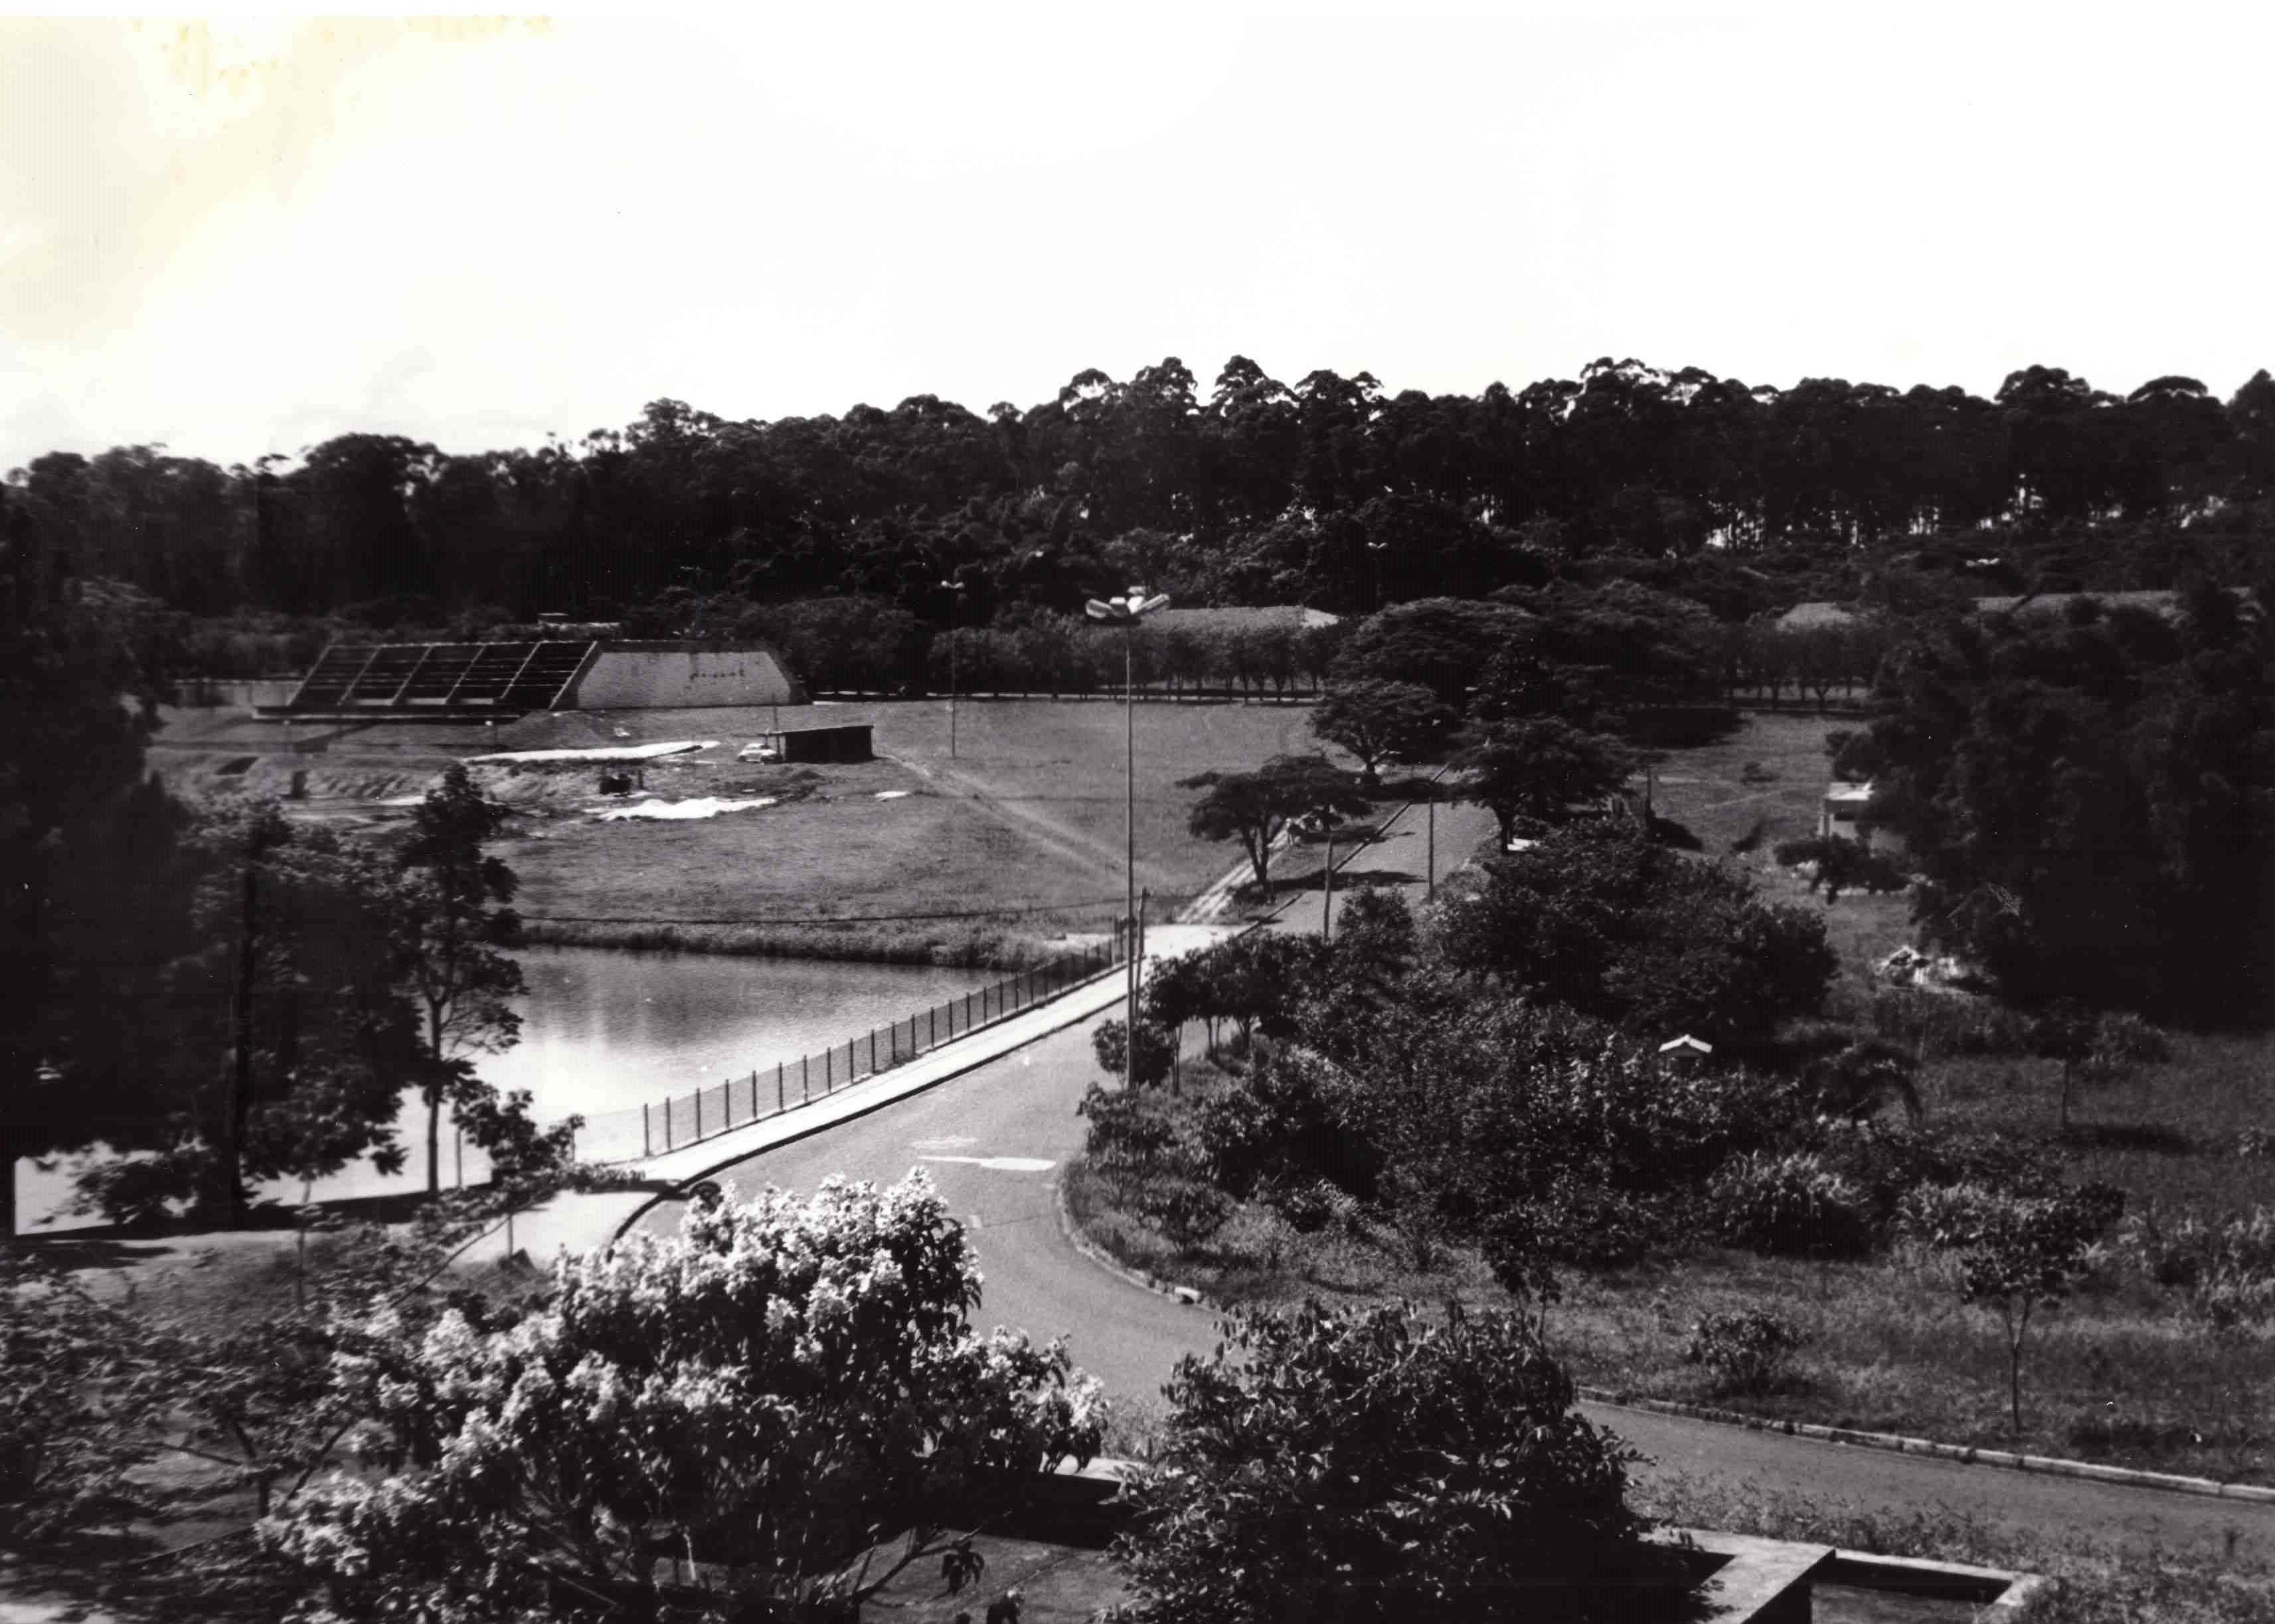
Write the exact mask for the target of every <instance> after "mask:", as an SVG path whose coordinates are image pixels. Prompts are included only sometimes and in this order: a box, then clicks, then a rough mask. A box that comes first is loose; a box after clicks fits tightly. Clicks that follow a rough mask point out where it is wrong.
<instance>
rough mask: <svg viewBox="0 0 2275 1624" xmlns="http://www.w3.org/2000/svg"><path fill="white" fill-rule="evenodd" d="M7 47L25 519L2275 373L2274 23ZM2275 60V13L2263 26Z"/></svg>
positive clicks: (13, 419)
mask: <svg viewBox="0 0 2275 1624" xmlns="http://www.w3.org/2000/svg"><path fill="white" fill-rule="evenodd" d="M803 9H804V10H805V11H809V12H814V13H819V12H822V11H831V13H832V17H831V19H830V20H824V19H820V18H819V17H809V18H805V19H799V20H797V21H795V22H775V21H767V20H752V21H748V22H742V23H731V24H730V23H726V22H715V23H714V22H690V23H683V24H676V25H668V24H659V23H652V22H600V21H583V20H575V19H571V20H556V21H553V22H549V23H545V24H521V23H509V24H489V25H477V24H472V23H441V24H426V25H420V24H413V23H347V24H336V25H323V24H317V23H311V22H298V21H268V22H251V23H246V24H242V25H237V24H220V23H216V24H213V25H210V26H200V25H187V26H185V25H180V24H175V23H147V24H142V25H134V24H106V23H94V22H86V23H81V22H54V23H34V22H22V21H14V20H7V19H0V468H5V467H8V466H11V465H16V464H19V463H21V462H24V461H26V460H27V459H28V458H29V457H33V456H35V455H37V454H38V453H39V452H41V451H42V450H45V449H56V448H61V449H78V450H84V451H94V450H99V449H102V448H103V447H106V446H109V445H112V444H118V443H128V442H165V443H167V444H170V446H172V447H173V448H174V449H176V450H178V451H182V452H185V453H190V454H194V455H199V456H206V457H215V458H216V459H218V460H222V461H238V460H244V459H250V458H251V457H256V456H258V455H261V454H262V453H264V452H268V451H281V452H286V453H291V452H294V451H297V450H298V449H300V448H301V447H303V446H306V445H308V444H311V443H313V442H316V441H318V440H321V439H322V438H324V437H326V436H328V435H330V434H337V433H341V432H344V431H348V430H352V429H367V430H376V431H383V432H390V433H400V434H410V435H412V436H415V437H417V438H419V439H422V440H429V441H433V442H435V443H437V444H439V445H441V446H442V447H443V448H444V449H449V450H472V449H481V448H484V447H489V446H498V445H507V444H533V443H535V442H539V441H541V440H542V439H543V437H544V436H545V434H547V432H548V431H554V432H557V433H559V434H562V435H563V436H564V437H568V438H574V437H576V436H578V435H580V434H584V433H585V432H586V431H588V430H590V429H593V428H595V427H602V426H618V425H622V424H623V423H624V422H626V421H628V420H630V419H631V418H633V417H634V416H636V415H637V414H638V413H639V409H640V407H641V405H642V404H643V403H645V402H646V401H648V400H651V399H654V398H655V397H659V396H665V395H669V396H676V397H680V398H682V399H684V400H686V401H688V402H690V403H692V404H694V405H696V406H698V407H700V408H702V409H704V410H707V411H710V412H717V413H719V414H721V415H722V416H727V417H734V418H744V417H756V418H776V417H785V416H792V415H801V414H812V413H820V412H843V411H844V410H845V409H846V408H847V407H849V406H850V405H852V404H855V403H856V402H863V401H865V402H868V403H870V404H875V405H879V406H890V405H892V404H895V403H896V402H897V401H899V400H900V399H902V398H903V397H906V396H909V395H913V394H920V393H930V394H936V395H940V396H942V397H947V398H949V399H953V400H958V401H961V402H963V403H964V404H966V405H968V406H970V407H971V408H972V409H973V410H975V411H984V410H985V409H986V407H987V406H988V405H989V404H992V403H993V402H994V401H997V400H1005V399H1008V400H1010V401H1012V402H1014V403H1016V404H1019V405H1021V406H1025V405H1029V404H1033V403H1034V402H1037V401H1039V400H1043V399H1047V398H1048V397H1052V396H1053V395H1054V394H1055V392H1056V391H1057V389H1058V388H1059V386H1060V385H1061V384H1062V383H1063V382H1065V381H1066V380H1067V379H1068V378H1069V377H1071V376H1072V375H1073V374H1075V373H1077V372H1078V371H1080V370H1082V369H1083V368H1085V367H1089V366H1097V367H1101V368H1103V369H1104V370H1106V371H1107V372H1108V373H1110V374H1113V375H1114V376H1115V377H1117V378H1126V377H1128V376H1129V375H1130V374H1131V373H1133V372H1135V371H1136V370H1137V369H1138V367H1140V366H1146V365H1148V364H1150V363H1153V362H1155V361H1158V360H1160V359H1161V358H1162V357H1164V356H1167V355H1176V356H1180V357H1182V358H1183V359H1184V361H1185V363H1186V364H1187V365H1188V366H1190V367H1191V369H1192V370H1193V372H1194V373H1195V374H1197V376H1198V378H1199V380H1200V382H1201V387H1202V389H1203V392H1204V393H1206V389H1207V386H1208V384H1209V382H1210V381H1211V380H1213V378H1214V376H1215V374H1216V372H1217V370H1218V368H1219V367H1220V366H1221V365H1222V364H1223V362H1224V360H1225V359H1226V358H1227V357H1228V356H1229V355H1231V354H1234V353H1236V352H1237V353H1242V354H1245V355H1249V356H1251V357H1253V358H1254V359H1256V360H1257V361H1258V362H1259V363H1261V364H1262V365H1263V366H1265V367H1266V370H1268V371H1270V372H1272V373H1273V374H1274V375H1276V376H1279V377H1281V378H1283V379H1286V380H1288V381H1294V380H1295V379H1296V378H1299V377H1301V376H1302V375H1303V374H1305V373H1307V372H1310V371H1311V370H1312V369H1314V368H1316V367H1321V366H1326V367H1333V368H1335V369H1336V370H1338V371H1342V372H1345V373H1350V372H1356V371H1358V370H1360V369H1365V370H1369V371H1372V373H1373V374H1375V375H1376V376H1377V377H1378V378H1379V379H1380V380H1381V381H1382V382H1383V384H1384V386H1385V388H1386V389H1392V390H1396V389H1407V388H1418V389H1428V390H1432V391H1445V390H1459V391H1463V392H1474V391H1476V390H1478V389H1482V388H1483V387H1484V386H1485V385H1486V384H1488V383H1491V382H1493V381H1495V380H1497V379H1498V380H1500V381H1505V382H1507V383H1508V384H1509V385H1510V386H1512V387H1520V386H1522V385H1523V384H1524V383H1527V382H1530V381H1533V380H1535V379H1538V378H1541V377H1547V376H1556V375H1561V376H1571V375H1573V374H1576V373H1577V371H1578V370H1579V369H1580V368H1581V367H1582V366H1585V365H1586V364H1587V363H1588V362H1589V361H1590V360H1591V359H1594V358H1595V357H1597V356H1599V355H1611V356H1614V357H1624V356H1629V355H1633V356H1636V357H1639V358H1641V359H1644V360H1646V361H1650V362H1652V363H1655V364H1657V365H1659V366H1667V367H1670V368H1671V367H1678V366H1685V365H1696V366H1704V367H1705V368H1707V369H1709V370H1710V371H1712V372H1715V373H1718V374H1723V375H1725V376H1736V377H1741V378H1743V379H1745V380H1746V381H1749V382H1754V383H1760V382H1769V383H1776V384H1780V385H1788V384H1790V383H1792V382H1794V381H1795V380H1797V379H1799V378H1801V377H1803V376H1812V375H1813V376H1826V375H1837V376H1843V377H1848V378H1852V379H1860V378H1869V379H1871V380H1874V381H1883V382H1888V383H1893V384H1896V385H1899V386H1908V385H1909V384H1912V383H1915V382H1928V383H1934V384H1943V383H1958V384H1962V385H1964V386H1966V387H1968V388H1969V389H1976V390H1978V391H1983V392H1985V393H1988V392H1989V391H1992V390H1993V389H1996V388H1997V387H1998V384H1999V379H2000V378H2001V377H2002V376H2003V375H2004V374H2006V373H2007V371H2009V370H2010V369H2012V368H2014V367H2015V366H2023V365H2027V364H2029V363H2030V362H2033V361H2043V362H2045V363H2047V364H2050V365H2056V366H2067V367H2069V368H2070V369H2071V370H2072V371H2073V372H2077V373H2082V374H2084V375H2085V376H2087V377H2088V378H2090V380H2091V381H2093V382H2094V383H2096V384H2097V385H2099V386H2101V387H2103V388H2105V389H2115V390H2120V391H2122V390H2127V389H2132V388H2134V387H2135V386H2136V385H2138V384H2140V383H2142V382H2143V381H2146V380H2148V379H2150V378H2151V377H2155V376H2158V375H2161V374H2167V373H2183V374H2190V375H2193V376H2196V377H2198V378H2201V379H2202V380H2203V381H2204V382H2205V383H2207V384H2208V385H2210V386H2211V389H2213V390H2214V391H2215V392H2216V393H2218V395H2220V396H2221V397H2226V396H2227V395H2228V394H2230V393H2232V392H2233V389H2235V387H2236V385H2237V384H2239V383H2240V382H2241V381H2243V380H2244V379H2245V378H2246V377H2248V376H2249V374H2251V373H2252V372H2253V371H2254V370H2256V368H2258V367H2260V366H2275V252H2271V250H2275V210H2271V209H2270V208H2269V206H2268V197H2269V194H2270V193H2271V191H2275V181H2271V177H2270V173H2269V170H2270V157H2271V154H2275V138H2271V135H2270V125H2269V123H2268V110H2267V85H2266V77H2265V76H2266V72H2267V66H2268V64H2269V62H2270V61H2271V59H2275V57H2271V53H2270V47H2271V45H2275V30H2271V28H2270V26H2269V25H2267V24H2266V23H2264V22H2253V23H2248V24H2247V23H2222V24H2220V25H2218V26H2188V25H2184V24H2176V23H2174V22H2173V21H2170V20H2167V19H2165V17H2164V16H2163V15H2162V14H2161V10H2160V9H2158V8H2145V7H2144V8H2135V14H2136V16H2137V17H2138V18H2139V19H2140V20H2139V21H2137V22H2136V23H2135V25H2134V26H2130V27H2116V26H2105V25H2103V24H2101V23H2098V22H2087V21H2083V20H2081V19H2083V18H2085V17H2086V15H2087V13H2086V12H2084V11H2071V10H2068V9H2067V8H2066V9H2065V10H2064V11H2058V12H2049V13H2047V14H2046V16H2045V18H2044V19H2017V20H2014V21H2013V22H2011V23H2010V22H2005V21H1999V20H1996V19H1994V18H1993V17H1992V14H1991V13H1988V12H1981V13H1969V14H1962V15H1961V16H1959V17H1955V18H1954V17H1945V18H1942V19H1926V18H1923V17H1922V16H1921V14H1919V13H1917V12H1915V11H1911V10H1910V9H1909V8H1897V7H1887V8H1873V12H1874V18H1873V19H1871V20H1864V19H1859V20H1856V21H1844V22H1837V23H1833V22H1824V21H1818V20H1812V19H1810V18H1808V17H1806V16H1803V17H1790V16H1764V17H1757V18H1751V19H1745V18H1741V19H1729V20H1723V19H1712V18H1706V17H1700V16H1682V17H1673V18H1665V17H1662V18H1658V19H1647V18H1643V17H1635V18H1630V19H1626V20H1620V21H1612V22H1600V21H1581V20H1560V19H1553V18H1544V17H1537V16H1536V17H1528V18H1517V19H1462V20H1449V21H1440V22H1417V21H1412V20H1405V19H1399V20H1392V19H1368V18H1360V17H1342V18H1335V19H1307V18H1299V17H1295V16H1289V15H1279V14H1273V15H1251V16H1248V17H1246V18H1242V17H1237V16H1234V15H1231V14H1229V13H1223V14H1200V15H1179V14H1175V13H1170V12H1161V11H1148V12H1146V13H1145V14H1144V15H1142V16H1136V17H1130V18H1128V19H1123V20H1119V21H1116V20H1109V19H1096V20H1084V19H1077V18H1074V17H1069V16H1065V15H1056V14H1045V15H1042V16H1028V17H1019V18H1001V17H983V16H980V15H979V14H976V13H973V12H971V11H968V10H967V8H965V7H964V6H962V5H934V6H933V7H931V8H929V9H928V10H926V11H910V12H906V13H902V12H892V11H872V12H866V13H857V14H851V15H850V16H846V17H843V18H842V19H841V18H838V16H837V14H836V12H835V9H834V8H825V7H821V6H808V7H805V8H803ZM2239 9H2241V8H2239Z"/></svg>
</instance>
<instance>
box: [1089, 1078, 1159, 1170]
mask: <svg viewBox="0 0 2275 1624" xmlns="http://www.w3.org/2000/svg"><path fill="white" fill-rule="evenodd" d="M1075 1113H1076V1114H1077V1115H1079V1116H1083V1117H1086V1118H1087V1119H1089V1122H1090V1131H1089V1133H1088V1134H1087V1136H1085V1143H1084V1153H1085V1155H1087V1156H1088V1157H1089V1158H1090V1159H1091V1162H1092V1165H1093V1166H1095V1167H1097V1168H1098V1170H1099V1171H1100V1173H1102V1174H1104V1175H1107V1177H1109V1178H1126V1177H1129V1176H1130V1175H1139V1174H1144V1173H1146V1172H1148V1171H1150V1170H1151V1169H1152V1168H1153V1167H1155V1166H1156V1165H1157V1164H1158V1163H1159V1162H1160V1159H1161V1156H1162V1154H1163V1152H1166V1151H1167V1150H1168V1147H1169V1144H1170V1142H1171V1140H1172V1139H1173V1138H1174V1137H1175V1132H1174V1130H1173V1129H1171V1127H1170V1125H1169V1123H1168V1120H1167V1119H1166V1118H1164V1117H1163V1116H1162V1115H1161V1114H1160V1113H1159V1112H1157V1111H1154V1110H1152V1109H1149V1108H1148V1107H1147V1105H1146V1102H1145V1099H1143V1098H1142V1097H1141V1096H1138V1095H1135V1094H1130V1093H1125V1092H1123V1091H1122V1090H1120V1089H1112V1090H1108V1089H1103V1088H1100V1086H1099V1085H1098V1084H1095V1083H1093V1084H1091V1085H1090V1087H1089V1088H1088V1089H1087V1090H1086V1091H1085V1092H1084V1094H1083V1097H1082V1103H1081V1104H1080V1105H1078V1106H1077V1107H1075Z"/></svg>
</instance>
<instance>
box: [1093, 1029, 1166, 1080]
mask: <svg viewBox="0 0 2275 1624" xmlns="http://www.w3.org/2000/svg"><path fill="white" fill-rule="evenodd" d="M1127 1031H1128V1023H1127V1022H1123V1021H1102V1022H1100V1023H1099V1027H1098V1030H1097V1031H1094V1032H1092V1034H1091V1039H1090V1044H1091V1051H1092V1053H1093V1054H1096V1055H1097V1056H1098V1063H1099V1066H1100V1069H1103V1070H1104V1071H1105V1073H1106V1075H1107V1076H1110V1077H1118V1076H1121V1075H1122V1045H1123V1043H1124V1041H1125V1040H1126V1036H1127ZM1129 1058H1130V1082H1132V1083H1133V1084H1136V1085H1137V1086H1138V1087H1139V1088H1152V1087H1153V1086H1154V1085H1155V1084H1159V1083H1160V1081H1161V1080H1162V1079H1163V1078H1164V1077H1166V1076H1168V1075H1169V1068H1170V1066H1171V1065H1172V1064H1174V1063H1175V1061H1176V1058H1177V1034H1176V1031H1175V1029H1174V1028H1172V1027H1168V1026H1162V1025H1160V1024H1157V1023H1154V1022H1153V1021H1149V1020H1146V1019H1145V1018H1144V1017H1142V1016H1141V1017H1139V1019H1138V1052H1137V1054H1134V1055H1131V1056H1130V1057H1129Z"/></svg>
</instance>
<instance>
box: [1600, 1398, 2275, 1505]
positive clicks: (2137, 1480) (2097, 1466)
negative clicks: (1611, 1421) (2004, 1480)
mask: <svg viewBox="0 0 2275 1624" xmlns="http://www.w3.org/2000/svg"><path fill="white" fill-rule="evenodd" d="M1576 1391H1577V1392H1578V1394H1579V1395H1580V1396H1581V1397H1582V1398H1583V1399H1585V1400H1586V1401H1588V1402H1590V1403H1591V1404H1606V1405H1610V1406H1612V1407H1613V1408H1614V1409H1633V1410H1641V1411H1644V1412H1645V1413H1647V1414H1650V1415H1656V1416H1680V1417H1681V1418H1682V1419H1684V1420H1686V1421H1705V1422H1712V1423H1713V1424H1716V1425H1718V1426H1736V1427H1743V1428H1745V1429H1746V1430H1747V1431H1750V1432H1781V1433H1783V1434H1785V1435H1786V1436H1787V1437H1788V1438H1806V1439H1814V1440H1816V1441H1817V1442H1818V1443H1825V1444H1845V1445H1847V1446H1849V1447H1850V1448H1855V1449H1883V1450H1887V1451H1889V1452H1891V1453H1893V1454H1916V1455H1925V1456H1927V1457H1928V1458H1930V1459H1931V1460H1938V1461H1952V1462H1958V1463H1959V1464H1961V1465H1965V1466H1996V1467H2002V1468H2004V1469H2007V1470H2008V1471H2016V1472H2036V1473H2038V1474H2040V1475H2042V1476H2045V1477H2080V1478H2084V1479H2087V1480H2089V1481H2090V1482H2095V1483H2108V1484H2118V1485H2119V1486H2120V1487H2124V1488H2129V1489H2162V1490H2164V1491H2165V1492H2167V1493H2172V1494H2194V1495H2197V1496H2199V1497H2202V1498H2206V1499H2226V1500H2239V1501H2242V1502H2245V1503H2247V1504H2251V1505H2261V1506H2275V1488H2268V1487H2265V1486H2263V1485H2261V1484H2253V1483H2220V1482H2218V1481H2216V1480H2214V1479H2212V1478H2210V1477H2181V1476H2179V1475H2178V1474H2176V1473H2173V1472H2151V1471H2143V1470H2141V1469H2137V1468H2135V1467H2130V1466H2106V1465H2104V1464H2102V1463H2101V1462H2097V1461H2072V1460H2068V1459H2067V1458H2065V1457H2063V1456H2060V1455H2048V1454H2015V1453H2014V1452H2012V1451H2009V1450H2005V1449H1980V1448H1976V1447H1975V1446H1972V1445H1969V1444H1946V1443H1942V1442H1940V1441H1939V1440H1937V1439H1931V1438H1909V1437H1906V1436H1904V1435H1903V1434H1901V1433H1897V1432H1867V1431H1861V1430H1859V1429H1857V1428H1855V1427H1833V1426H1820V1425H1818V1424H1815V1423H1813V1422H1807V1421H1780V1420H1776V1419H1773V1418H1771V1417H1768V1416H1749V1415H1746V1414H1744V1413H1743V1412H1742V1411H1740V1410H1735V1409H1717V1408H1715V1407H1714V1406H1712V1405H1708V1404H1689V1403H1684V1402H1682V1401H1680V1400H1676V1399H1654V1398H1649V1397H1645V1396H1644V1395H1642V1394H1628V1393H1621V1392H1617V1391H1614V1390H1612V1389H1610V1388H1605V1387H1580V1388H1577V1389H1576Z"/></svg>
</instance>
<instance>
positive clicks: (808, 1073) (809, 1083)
mask: <svg viewBox="0 0 2275 1624" xmlns="http://www.w3.org/2000/svg"><path fill="white" fill-rule="evenodd" d="M797 1076H798V1084H799V1086H800V1087H802V1088H804V1089H805V1097H806V1098H807V1099H813V1055H811V1054H801V1055H799V1056H798V1057H797Z"/></svg>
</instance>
